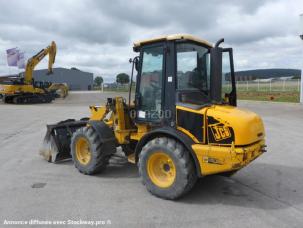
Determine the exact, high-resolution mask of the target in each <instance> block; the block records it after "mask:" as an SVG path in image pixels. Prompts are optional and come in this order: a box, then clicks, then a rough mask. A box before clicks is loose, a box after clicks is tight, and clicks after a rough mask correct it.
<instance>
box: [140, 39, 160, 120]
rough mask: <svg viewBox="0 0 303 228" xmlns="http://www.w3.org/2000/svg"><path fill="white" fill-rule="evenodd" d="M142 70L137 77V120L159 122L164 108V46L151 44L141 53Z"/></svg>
mask: <svg viewBox="0 0 303 228" xmlns="http://www.w3.org/2000/svg"><path fill="white" fill-rule="evenodd" d="M140 56H141V57H140V60H141V70H140V72H139V75H138V76H139V77H138V79H137V83H138V86H137V90H136V96H135V100H136V109H137V116H136V117H137V118H136V119H137V120H138V121H142V122H159V121H160V120H161V115H162V108H163V80H164V76H165V71H164V69H165V68H164V65H165V64H164V59H165V58H164V46H163V44H157V45H149V46H146V47H144V48H143V49H142V50H141V53H140Z"/></svg>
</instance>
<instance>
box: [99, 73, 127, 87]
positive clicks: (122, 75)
mask: <svg viewBox="0 0 303 228" xmlns="http://www.w3.org/2000/svg"><path fill="white" fill-rule="evenodd" d="M116 82H117V83H118V84H121V85H124V84H128V83H129V75H128V74H126V73H120V74H117V76H116ZM102 83H103V77H102V76H96V77H95V79H94V85H95V86H97V87H100V86H101V84H102Z"/></svg>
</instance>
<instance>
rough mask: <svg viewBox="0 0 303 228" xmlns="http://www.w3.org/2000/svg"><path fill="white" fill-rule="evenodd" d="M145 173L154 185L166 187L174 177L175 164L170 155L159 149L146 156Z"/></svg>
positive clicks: (171, 182) (172, 181)
mask: <svg viewBox="0 0 303 228" xmlns="http://www.w3.org/2000/svg"><path fill="white" fill-rule="evenodd" d="M147 173H148V176H149V178H150V179H151V181H152V182H153V183H154V184H155V185H157V186H158V187H160V188H168V187H170V186H171V185H172V184H173V183H174V181H175V179H176V166H175V164H174V162H173V160H172V159H171V157H170V156H168V155H167V154H165V153H163V152H161V151H159V152H156V153H153V154H152V155H151V156H150V157H149V158H148V160H147Z"/></svg>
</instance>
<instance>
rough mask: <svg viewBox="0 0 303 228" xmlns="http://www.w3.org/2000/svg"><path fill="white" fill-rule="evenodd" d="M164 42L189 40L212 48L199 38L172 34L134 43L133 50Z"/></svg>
mask: <svg viewBox="0 0 303 228" xmlns="http://www.w3.org/2000/svg"><path fill="white" fill-rule="evenodd" d="M166 40H190V41H194V42H197V43H200V44H203V45H206V46H208V47H213V45H212V44H211V43H209V42H208V41H206V40H203V39H200V38H198V37H195V36H193V35H190V34H172V35H166V36H159V37H156V38H152V39H146V40H139V41H136V42H135V43H134V48H139V47H140V46H142V45H145V44H151V43H156V42H159V41H166Z"/></svg>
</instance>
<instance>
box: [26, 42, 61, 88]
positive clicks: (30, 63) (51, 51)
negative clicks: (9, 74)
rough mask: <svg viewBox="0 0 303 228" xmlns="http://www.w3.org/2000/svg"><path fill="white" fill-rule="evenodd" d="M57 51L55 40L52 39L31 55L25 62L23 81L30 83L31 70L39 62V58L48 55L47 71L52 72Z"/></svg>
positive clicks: (31, 78) (32, 70) (31, 77)
mask: <svg viewBox="0 0 303 228" xmlns="http://www.w3.org/2000/svg"><path fill="white" fill-rule="evenodd" d="M56 53H57V46H56V43H55V41H52V43H51V45H49V46H48V47H46V48H44V49H42V50H41V51H39V52H38V53H37V54H36V55H34V56H33V57H31V58H30V59H29V60H28V61H27V64H26V69H25V73H24V83H25V84H32V80H33V72H34V69H35V67H36V66H37V65H38V64H39V63H40V62H41V60H42V59H43V58H44V57H45V56H47V55H49V58H48V73H49V74H51V73H52V72H53V64H54V63H55V58H56Z"/></svg>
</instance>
